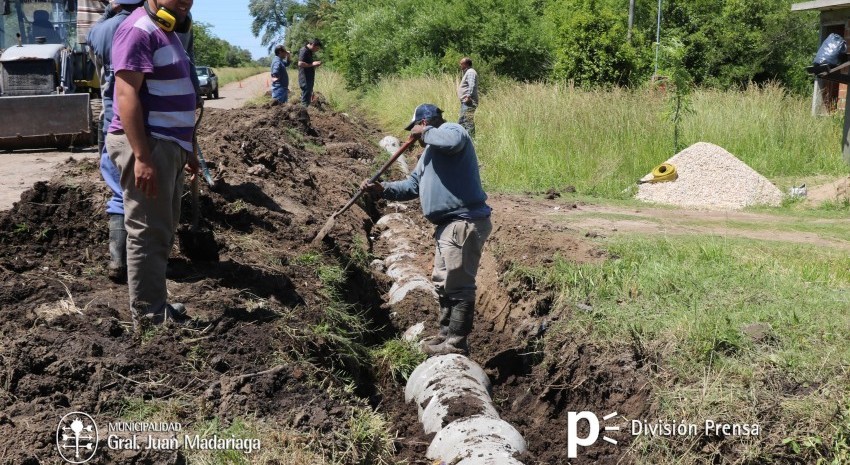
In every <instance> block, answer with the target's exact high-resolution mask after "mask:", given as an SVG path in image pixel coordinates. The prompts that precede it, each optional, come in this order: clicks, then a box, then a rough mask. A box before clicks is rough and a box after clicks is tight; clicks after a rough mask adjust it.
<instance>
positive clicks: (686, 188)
mask: <svg viewBox="0 0 850 465" xmlns="http://www.w3.org/2000/svg"><path fill="white" fill-rule="evenodd" d="M666 163H670V164H672V165H673V166H675V167H676V173H677V174H678V175H679V177H678V179H676V180H675V181H669V182H659V183H644V184H641V185H640V187H639V188H638V193H637V195H636V196H635V198H637V199H639V200H643V201H646V202H655V203H663V204H667V205H678V206H681V207H688V208H697V209H707V210H740V209H742V208H745V207H749V206H752V205H771V206H777V205H779V204H780V203H782V192H781V191H780V190H779V189H778V188H777V187H776V186H774V185H773V184H772V183H771V182H770V181H768V180H767V178H765V177H764V176H762V175H761V174H759V173H758V172H756V171H755V170H753V169H752V168H750V167H749V166H747V164H746V163H744V162H742V161H741V160H739V159H737V158H736V157H735V156H734V155H732V154H731V153H729V152H727V151H726V150H724V149H723V148H722V147H718V146H717V145H714V144H709V143H707V142H698V143H696V144H694V145H692V146H690V147H688V148H686V149H685V150H682V151H681V152H679V153H677V154H676V155H674V156H673V157H672V158H670V159H669V160H667V162H666ZM650 179H652V174H651V173H650V174H648V175H647V176H644V178H643V179H642V180H644V181H648V180H650Z"/></svg>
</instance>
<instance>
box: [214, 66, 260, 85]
mask: <svg viewBox="0 0 850 465" xmlns="http://www.w3.org/2000/svg"><path fill="white" fill-rule="evenodd" d="M213 69H215V73H216V74H217V75H218V85H219V86H223V85H225V84H229V83H231V82H236V81H241V80H242V79H245V78H248V77H251V76H254V75H256V74H260V73H264V72H265V73H267V72H269V70H268V69H266V68H264V67H258V66H255V67H250V68H213Z"/></svg>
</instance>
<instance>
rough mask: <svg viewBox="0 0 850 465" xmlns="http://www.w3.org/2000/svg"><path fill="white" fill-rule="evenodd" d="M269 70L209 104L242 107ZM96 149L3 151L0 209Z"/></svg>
mask: <svg viewBox="0 0 850 465" xmlns="http://www.w3.org/2000/svg"><path fill="white" fill-rule="evenodd" d="M266 79H268V77H267V75H266V74H258V75H256V76H252V77H250V78H247V79H243V80H242V81H240V82H232V83H230V84H228V85H226V86H223V87H222V88H221V89H220V91H219V92H220V93H219V95H220V98H219V99H216V100H205V101H204V104H205V106H206V107H207V108H221V109H231V108H239V107H241V106H242V105H244V104H245V102H247V101H248V100H250V99H252V98H254V97H256V96H258V95H261V94H262V93H263V92H265V91H266V89H267V85H266ZM97 157H98V154H97V149H96V148H94V147H90V148H87V149H84V150H78V151H68V150H27V151H17V152H0V211H2V210H8V209H9V208H11V207H12V204H13V203H15V202H17V201H18V200H19V199H20V198H21V192H23V191H24V190H26V189H28V188H29V187H31V186H32V185H33V184H35V183H36V182H38V181H47V180H49V179H51V178H52V177H53V176H54V175H55V174H56V171H57V168H58V167H59V166H61V165H63V164H65V162H66V161H68V159H69V158H73V159H74V160H83V159H97Z"/></svg>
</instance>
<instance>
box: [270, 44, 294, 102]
mask: <svg viewBox="0 0 850 465" xmlns="http://www.w3.org/2000/svg"><path fill="white" fill-rule="evenodd" d="M289 57H290V53H289V51H288V50H286V47H284V46H283V45H278V46H277V47H275V48H274V58H272V98H273V99H275V100H276V101H278V102H280V103H286V101H287V100H289V74H287V73H286V67H287V66H289Z"/></svg>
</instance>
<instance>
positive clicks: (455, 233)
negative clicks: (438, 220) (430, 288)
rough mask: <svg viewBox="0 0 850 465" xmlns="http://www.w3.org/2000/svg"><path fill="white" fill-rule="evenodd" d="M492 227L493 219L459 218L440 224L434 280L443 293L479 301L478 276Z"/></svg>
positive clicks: (452, 296)
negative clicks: (477, 290)
mask: <svg viewBox="0 0 850 465" xmlns="http://www.w3.org/2000/svg"><path fill="white" fill-rule="evenodd" d="M492 230H493V226H492V224H491V223H490V218H484V219H480V220H473V221H467V220H456V221H452V222H451V223H447V224H444V225H440V226H438V227H437V230H436V231H435V232H434V239H435V240H436V242H437V251H436V253H435V254H434V271H433V272H432V274H431V280H432V281H433V282H434V286H435V287H436V289H437V293H438V294H439V295H441V296H445V297H448V298H450V299H455V300H465V301H467V302H475V289H476V287H475V276H476V275H477V274H478V263H479V262H480V261H481V250H482V249H483V248H484V242H486V241H487V237H489V236H490V232H491V231H492Z"/></svg>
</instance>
